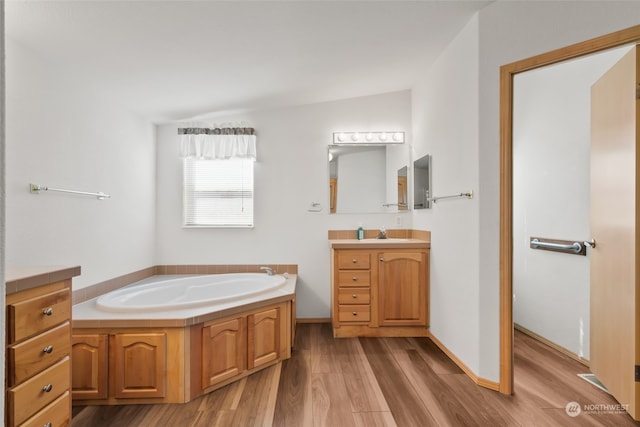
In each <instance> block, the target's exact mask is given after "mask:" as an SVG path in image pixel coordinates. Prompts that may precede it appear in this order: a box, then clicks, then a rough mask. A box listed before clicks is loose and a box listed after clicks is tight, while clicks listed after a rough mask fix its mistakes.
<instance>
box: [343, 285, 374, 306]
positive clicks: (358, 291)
mask: <svg viewBox="0 0 640 427" xmlns="http://www.w3.org/2000/svg"><path fill="white" fill-rule="evenodd" d="M370 302H371V294H370V291H369V288H346V289H345V288H340V289H338V304H369V303H370Z"/></svg>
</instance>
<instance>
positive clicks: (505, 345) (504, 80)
mask: <svg viewBox="0 0 640 427" xmlns="http://www.w3.org/2000/svg"><path fill="white" fill-rule="evenodd" d="M633 43H640V25H636V26H634V27H630V28H627V29H624V30H621V31H617V32H615V33H611V34H607V35H605V36H601V37H596V38H594V39H590V40H587V41H584V42H581V43H577V44H573V45H570V46H567V47H563V48H560V49H556V50H553V51H551V52H547V53H543V54H541V55H536V56H532V57H530V58H527V59H523V60H520V61H516V62H512V63H510V64H506V65H503V66H502V67H500V382H499V391H500V392H501V393H504V394H512V393H513V384H514V378H513V139H512V136H513V79H514V77H515V75H516V74H519V73H523V72H525V71H530V70H535V69H536V68H541V67H545V66H547V65H552V64H557V63H560V62H564V61H567V60H570V59H576V58H580V57H582V56H586V55H591V54H594V53H598V52H602V51H605V50H608V49H612V48H616V47H620V46H623V45H627V44H633Z"/></svg>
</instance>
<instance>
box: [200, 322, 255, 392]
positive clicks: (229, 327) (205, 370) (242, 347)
mask: <svg viewBox="0 0 640 427" xmlns="http://www.w3.org/2000/svg"><path fill="white" fill-rule="evenodd" d="M244 320H245V319H244V318H243V317H240V318H237V319H231V320H225V321H221V322H212V323H208V324H205V325H204V327H203V328H202V388H203V389H205V388H207V387H210V386H212V385H214V384H217V383H219V382H222V381H225V380H227V379H229V378H233V377H235V376H236V375H239V374H241V373H242V372H243V371H245V369H246V368H245V365H246V364H245V354H246V332H245V326H244Z"/></svg>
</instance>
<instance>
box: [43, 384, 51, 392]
mask: <svg viewBox="0 0 640 427" xmlns="http://www.w3.org/2000/svg"><path fill="white" fill-rule="evenodd" d="M51 390H53V385H51V384H47V385H46V386H44V387H42V391H44V392H45V393H49V392H50V391H51Z"/></svg>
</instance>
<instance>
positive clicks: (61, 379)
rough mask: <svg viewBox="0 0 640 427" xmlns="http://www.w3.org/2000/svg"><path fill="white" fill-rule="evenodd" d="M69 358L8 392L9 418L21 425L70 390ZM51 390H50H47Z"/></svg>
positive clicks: (14, 423)
mask: <svg viewBox="0 0 640 427" xmlns="http://www.w3.org/2000/svg"><path fill="white" fill-rule="evenodd" d="M70 372H71V371H70V369H69V358H68V357H65V358H64V359H63V360H61V361H60V362H58V363H56V364H55V365H53V366H52V367H50V368H49V369H47V370H46V371H43V372H41V373H39V374H38V375H36V376H35V377H33V378H31V379H30V380H27V381H25V382H24V383H22V384H20V385H18V386H16V387H14V388H13V389H11V390H9V392H8V393H7V400H8V408H9V420H12V421H13V425H19V424H21V423H22V422H24V421H25V420H26V419H27V418H29V417H30V416H31V415H32V414H34V413H35V412H37V411H39V410H40V409H41V408H43V407H45V406H46V405H48V404H49V403H51V402H53V401H54V400H56V399H57V398H58V396H60V395H62V394H63V393H64V392H65V391H68V390H69V377H70V374H69V373H70ZM46 390H49V391H46Z"/></svg>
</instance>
